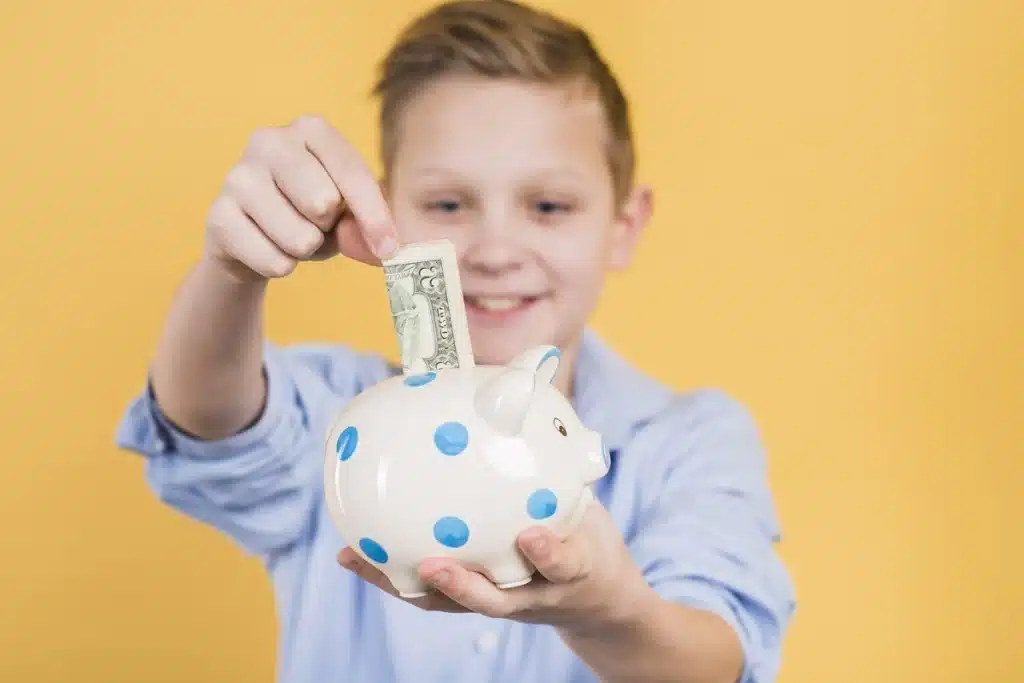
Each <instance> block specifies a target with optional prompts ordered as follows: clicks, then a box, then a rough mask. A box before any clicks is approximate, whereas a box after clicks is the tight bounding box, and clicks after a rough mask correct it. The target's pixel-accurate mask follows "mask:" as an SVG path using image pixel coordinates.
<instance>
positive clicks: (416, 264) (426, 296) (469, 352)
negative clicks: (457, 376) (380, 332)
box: [383, 240, 474, 374]
mask: <svg viewBox="0 0 1024 683" xmlns="http://www.w3.org/2000/svg"><path fill="white" fill-rule="evenodd" d="M383 265H384V279H385V282H386V283H387V288H388V301H389V302H390V304H391V318H392V320H393V321H394V324H395V334H396V335H398V346H399V350H400V352H401V359H402V369H403V370H404V372H405V374H416V373H421V372H429V371H433V370H441V369H444V368H458V367H462V368H465V367H472V366H473V364H474V361H473V349H472V348H471V347H470V343H469V325H468V324H467V321H466V304H465V302H464V301H463V300H462V285H461V283H460V281H459V265H458V260H457V257H456V255H455V247H454V245H452V243H451V242H449V241H448V240H436V241H429V242H414V243H411V244H407V245H404V246H402V247H400V248H399V249H398V251H397V252H396V253H395V254H394V255H393V256H392V257H391V258H389V259H386V260H385V261H384V263H383Z"/></svg>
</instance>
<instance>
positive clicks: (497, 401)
mask: <svg viewBox="0 0 1024 683" xmlns="http://www.w3.org/2000/svg"><path fill="white" fill-rule="evenodd" d="M535 387H536V380H534V376H533V373H532V372H528V371H526V370H524V369H522V368H513V367H510V368H503V369H501V370H499V371H498V374H496V375H494V376H493V377H491V378H490V379H488V380H486V381H484V382H483V383H482V384H481V385H480V386H479V387H478V388H477V390H476V395H475V396H474V397H473V398H474V400H473V403H474V407H475V408H476V412H477V414H478V415H479V416H480V417H481V418H483V420H484V421H485V422H486V423H487V424H489V425H490V426H491V427H492V428H494V429H495V430H496V431H498V432H500V433H502V434H505V435H507V436H517V435H518V434H519V432H520V431H522V429H523V420H525V419H526V413H527V411H528V410H529V409H530V402H531V401H532V400H533V391H534V388H535Z"/></svg>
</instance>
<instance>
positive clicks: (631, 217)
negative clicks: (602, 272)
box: [608, 185, 654, 270]
mask: <svg viewBox="0 0 1024 683" xmlns="http://www.w3.org/2000/svg"><path fill="white" fill-rule="evenodd" d="M653 211H654V191H653V190H652V189H651V188H650V186H648V185H637V186H636V187H634V188H633V190H632V192H630V193H629V196H628V197H626V199H625V200H624V201H623V202H622V204H621V205H620V207H619V213H618V216H617V217H616V218H615V224H614V226H612V235H611V240H610V242H609V245H608V267H609V268H611V269H612V270H624V269H625V268H626V267H627V266H629V263H630V261H631V260H632V259H633V252H634V251H635V250H636V244H637V242H638V241H639V239H640V235H641V234H642V233H643V231H644V228H646V227H647V223H648V221H649V220H650V218H651V214H652V213H653Z"/></svg>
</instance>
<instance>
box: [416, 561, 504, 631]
mask: <svg viewBox="0 0 1024 683" xmlns="http://www.w3.org/2000/svg"><path fill="white" fill-rule="evenodd" d="M420 576H421V577H422V578H423V580H424V581H426V582H427V583H429V584H430V585H431V586H433V587H434V588H435V589H437V590H438V591H439V592H440V593H442V594H443V595H445V596H447V597H448V598H449V599H450V600H451V601H452V602H454V603H456V604H457V605H460V606H461V607H463V608H464V609H466V610H468V611H470V612H476V613H477V614H483V615H485V616H489V617H497V618H505V617H508V616H510V615H511V614H513V613H514V612H515V611H516V600H515V597H516V596H517V595H518V594H513V593H512V592H510V591H505V590H502V589H501V588H498V587H497V586H495V585H494V584H493V583H492V582H491V581H490V580H489V579H487V577H485V576H483V575H482V574H478V573H477V572H474V571H470V570H469V569H466V568H465V567H463V566H461V565H459V564H457V563H455V562H448V561H444V560H441V561H433V560H431V561H427V562H424V564H423V567H421V569H420Z"/></svg>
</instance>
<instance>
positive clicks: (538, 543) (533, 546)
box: [530, 537, 548, 553]
mask: <svg viewBox="0 0 1024 683" xmlns="http://www.w3.org/2000/svg"><path fill="white" fill-rule="evenodd" d="M547 547H548V542H547V540H546V539H544V538H543V537H542V538H538V539H536V540H533V541H530V550H532V551H533V552H535V553H539V552H541V551H543V550H544V549H545V548H547Z"/></svg>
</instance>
